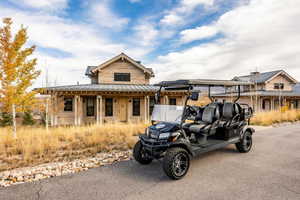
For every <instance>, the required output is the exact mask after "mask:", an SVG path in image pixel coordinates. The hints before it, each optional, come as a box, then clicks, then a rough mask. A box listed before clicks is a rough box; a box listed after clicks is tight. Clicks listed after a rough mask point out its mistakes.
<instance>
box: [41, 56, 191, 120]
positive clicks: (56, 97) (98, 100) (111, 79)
mask: <svg viewBox="0 0 300 200" xmlns="http://www.w3.org/2000/svg"><path fill="white" fill-rule="evenodd" d="M85 75H87V76H88V77H89V78H90V80H91V83H90V84H81V85H65V86H57V87H47V88H40V90H39V91H40V93H41V94H44V95H50V96H51V98H50V99H51V103H50V104H51V105H50V107H51V109H50V110H51V114H50V118H51V124H52V125H71V124H74V125H81V124H89V123H99V124H101V123H104V122H140V121H146V122H147V121H149V120H150V115H151V113H152V109H153V106H154V95H155V92H156V91H157V90H158V89H159V88H158V87H157V86H154V85H151V84H150V79H151V78H152V77H154V72H153V71H152V69H151V68H146V67H145V66H144V65H142V64H141V62H139V61H136V60H134V59H132V58H130V57H129V56H127V55H126V54H124V53H121V54H120V55H117V56H115V57H114V58H112V59H110V60H108V61H106V62H104V63H102V64H100V65H97V66H88V67H87V69H86V72H85ZM184 99H185V94H184V93H183V92H180V91H163V92H162V103H163V104H171V105H181V104H182V103H183V102H184Z"/></svg>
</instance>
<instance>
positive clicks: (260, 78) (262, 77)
mask: <svg viewBox="0 0 300 200" xmlns="http://www.w3.org/2000/svg"><path fill="white" fill-rule="evenodd" d="M280 72H283V70H276V71H270V72H263V73H257V74H251V75H247V76H236V77H234V78H233V80H236V81H251V82H256V83H264V82H266V81H267V80H269V79H270V78H272V77H273V76H275V75H276V74H278V73H280Z"/></svg>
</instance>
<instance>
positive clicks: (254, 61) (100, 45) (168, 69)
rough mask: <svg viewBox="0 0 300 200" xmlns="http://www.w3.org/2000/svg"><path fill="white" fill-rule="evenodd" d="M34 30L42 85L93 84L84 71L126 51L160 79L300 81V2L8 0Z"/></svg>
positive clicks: (5, 6)
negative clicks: (260, 74)
mask: <svg viewBox="0 0 300 200" xmlns="http://www.w3.org/2000/svg"><path fill="white" fill-rule="evenodd" d="M0 10H1V12H0V17H1V18H2V17H11V18H12V19H13V20H14V22H15V23H14V30H17V28H18V27H19V26H20V25H21V24H24V25H25V26H26V27H28V34H29V44H35V45H37V51H36V52H35V55H34V56H35V57H37V58H38V68H39V69H41V70H42V72H43V73H42V76H41V77H40V78H39V80H38V81H37V82H36V83H35V86H44V85H45V76H46V71H47V72H48V76H49V79H50V84H51V85H54V84H56V85H64V84H76V83H77V81H79V82H80V83H87V82H88V79H87V78H86V77H85V76H84V70H85V68H86V66H88V65H98V64H101V63H102V62H104V61H105V60H107V59H109V58H111V57H113V56H115V55H117V54H119V53H121V52H125V53H126V54H127V55H129V56H131V57H133V58H134V59H136V60H141V61H142V63H143V64H144V65H146V66H147V67H152V68H153V69H154V71H155V73H156V78H155V79H154V80H153V82H156V81H160V80H169V79H177V78H224V79H225V78H226V79H227V78H232V77H233V76H235V75H239V74H248V73H249V72H250V71H253V70H255V69H258V70H260V71H268V70H275V69H285V70H286V71H287V72H289V73H291V74H292V75H293V76H295V78H297V79H298V80H300V67H299V65H300V59H299V56H298V55H299V53H300V47H299V45H298V44H299V42H300V28H299V27H300V22H299V20H295V19H297V18H299V17H300V1H295V0H285V1H282V0H85V1H83V0H39V1H37V0H0Z"/></svg>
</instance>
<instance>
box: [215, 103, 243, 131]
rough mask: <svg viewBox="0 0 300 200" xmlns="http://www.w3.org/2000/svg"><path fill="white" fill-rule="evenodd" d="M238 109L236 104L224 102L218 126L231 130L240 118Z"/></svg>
mask: <svg viewBox="0 0 300 200" xmlns="http://www.w3.org/2000/svg"><path fill="white" fill-rule="evenodd" d="M240 110H241V109H240V108H239V105H238V104H237V103H232V102H225V103H224V105H223V113H222V117H221V120H220V126H222V127H224V128H233V127H234V126H236V125H238V123H239V117H240Z"/></svg>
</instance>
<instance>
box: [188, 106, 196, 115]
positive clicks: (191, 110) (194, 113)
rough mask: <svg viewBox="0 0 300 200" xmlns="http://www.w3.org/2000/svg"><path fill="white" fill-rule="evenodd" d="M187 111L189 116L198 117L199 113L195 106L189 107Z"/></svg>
mask: <svg viewBox="0 0 300 200" xmlns="http://www.w3.org/2000/svg"><path fill="white" fill-rule="evenodd" d="M186 111H187V112H186V113H187V115H192V116H196V115H197V114H198V111H197V110H196V109H195V108H194V107H193V106H189V105H187V107H186Z"/></svg>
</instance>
